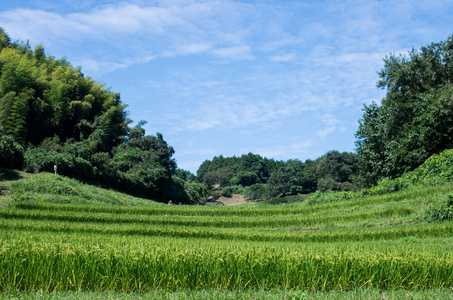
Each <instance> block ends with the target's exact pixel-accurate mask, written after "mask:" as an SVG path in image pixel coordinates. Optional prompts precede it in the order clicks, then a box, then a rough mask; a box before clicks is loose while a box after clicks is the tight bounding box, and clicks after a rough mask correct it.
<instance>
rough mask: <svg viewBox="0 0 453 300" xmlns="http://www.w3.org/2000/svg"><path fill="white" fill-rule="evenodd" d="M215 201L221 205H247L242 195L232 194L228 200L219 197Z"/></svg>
mask: <svg viewBox="0 0 453 300" xmlns="http://www.w3.org/2000/svg"><path fill="white" fill-rule="evenodd" d="M217 201H218V202H221V203H223V204H224V205H242V204H247V201H246V200H245V197H244V196H243V195H238V194H233V195H232V196H231V197H230V198H227V197H220V198H219V199H218V200H217Z"/></svg>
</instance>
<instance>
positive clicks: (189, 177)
mask: <svg viewBox="0 0 453 300" xmlns="http://www.w3.org/2000/svg"><path fill="white" fill-rule="evenodd" d="M175 175H176V176H177V177H179V178H181V179H182V180H184V181H187V182H196V181H197V177H196V176H195V175H194V174H192V173H191V172H189V171H187V170H183V169H177V170H176V174H175Z"/></svg>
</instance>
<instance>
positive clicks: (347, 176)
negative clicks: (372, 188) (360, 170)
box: [317, 150, 357, 191]
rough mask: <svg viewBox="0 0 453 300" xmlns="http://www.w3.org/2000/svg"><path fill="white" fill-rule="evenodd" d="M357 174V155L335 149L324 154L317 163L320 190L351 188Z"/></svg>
mask: <svg viewBox="0 0 453 300" xmlns="http://www.w3.org/2000/svg"><path fill="white" fill-rule="evenodd" d="M356 174H357V155H356V154H354V153H348V152H343V153H340V152H339V151H336V150H333V151H329V152H327V153H326V154H325V155H323V156H322V157H321V158H320V159H319V160H318V163H317V177H318V182H317V186H318V190H320V191H328V190H332V191H335V190H337V191H338V190H339V191H343V190H351V189H353V188H354V186H355V184H354V175H356Z"/></svg>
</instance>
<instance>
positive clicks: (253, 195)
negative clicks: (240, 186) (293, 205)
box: [244, 183, 269, 200]
mask: <svg viewBox="0 0 453 300" xmlns="http://www.w3.org/2000/svg"><path fill="white" fill-rule="evenodd" d="M244 196H245V197H246V198H248V199H250V200H264V199H267V198H269V193H268V190H267V185H266V184H262V183H255V184H254V185H252V186H249V187H247V188H246V189H245V191H244Z"/></svg>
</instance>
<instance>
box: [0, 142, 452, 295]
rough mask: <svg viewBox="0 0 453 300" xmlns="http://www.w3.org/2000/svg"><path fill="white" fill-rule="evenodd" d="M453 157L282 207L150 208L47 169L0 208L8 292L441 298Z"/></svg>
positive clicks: (1, 261) (1, 273)
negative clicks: (374, 183)
mask: <svg viewBox="0 0 453 300" xmlns="http://www.w3.org/2000/svg"><path fill="white" fill-rule="evenodd" d="M451 156H452V151H445V152H444V153H442V154H441V155H437V156H433V157H432V158H431V159H430V160H428V161H427V162H426V163H425V164H424V165H422V166H421V167H419V168H418V169H417V170H415V171H414V172H413V173H410V174H408V175H407V176H406V177H403V178H400V179H398V180H393V181H386V182H381V183H380V185H378V186H377V187H376V188H375V189H370V190H366V191H362V192H357V193H352V192H350V193H330V194H329V193H328V194H322V195H321V196H320V195H318V196H316V197H318V198H317V200H318V201H314V200H313V199H312V200H311V201H308V200H309V199H307V201H304V202H300V203H294V204H284V205H277V206H272V205H266V204H263V203H261V204H259V205H253V206H250V205H239V206H226V207H221V206H210V207H207V206H178V205H173V206H168V205H162V204H157V205H156V203H154V202H150V201H148V200H143V199H139V198H132V197H129V196H125V195H123V194H118V193H115V192H112V191H105V190H102V189H99V188H95V187H88V186H85V185H82V184H80V183H78V182H77V181H75V180H72V179H67V178H64V177H62V176H58V175H57V176H55V175H53V174H39V175H36V176H33V177H32V178H26V179H21V180H18V181H16V182H14V183H13V184H12V185H11V189H10V191H11V193H12V194H11V196H10V197H9V198H7V199H8V201H9V205H8V206H7V207H2V208H0V228H1V230H0V232H1V233H0V242H1V246H0V266H1V267H0V278H2V281H1V282H0V290H1V291H4V292H6V293H7V295H8V294H11V293H15V292H16V291H38V290H43V291H44V292H45V293H48V292H52V293H57V294H56V295H62V294H58V293H67V292H68V291H75V292H71V293H72V294H70V295H71V297H74V298H76V297H78V298H80V297H84V298H90V297H93V294H92V293H98V294H96V295H98V296H96V297H100V298H104V297H106V295H111V294H108V293H122V294H113V295H114V296H110V297H114V298H117V297H134V296H133V295H136V294H130V293H145V294H140V295H142V296H145V297H149V298H152V297H162V298H163V297H164V295H173V296H174V297H175V298H176V299H183V298H181V297H182V296H181V293H182V292H184V294H185V295H186V296H187V297H186V298H189V299H196V298H197V297H205V299H211V298H222V297H223V298H228V297H230V298H237V299H250V298H260V299H266V298H269V299H271V298H272V299H275V298H289V299H291V298H293V297H294V298H296V299H298V298H303V297H305V296H307V295H308V296H309V297H314V298H329V297H330V298H349V297H350V296H351V295H356V296H357V297H359V298H371V297H375V298H384V297H385V298H387V297H388V296H389V295H390V297H391V295H394V297H395V298H398V297H401V298H405V297H406V298H407V295H408V294H409V295H413V296H414V297H415V298H420V299H422V298H446V299H447V298H448V297H449V296H451V294H450V292H449V289H450V288H451V287H452V286H453V275H452V274H453V254H452V252H451V244H452V242H453V221H452V220H449V216H451V215H449V213H448V212H449V211H451V206H450V205H451V202H452V201H451V198H452V196H451V192H452V188H453V185H452V183H451V180H449V175H448V174H450V173H451V171H450V173H449V170H451V167H452V165H451V163H450V158H451ZM440 166H441V167H440ZM422 174H424V175H422ZM415 175H417V176H415ZM313 197H315V196H313ZM433 212H436V214H437V215H436V214H433ZM443 213H446V214H444V216H446V217H445V218H444V219H445V220H446V221H442V222H439V221H436V222H433V220H434V219H435V218H434V219H433V218H432V217H433V216H434V215H436V216H439V215H442V214H443ZM437 219H438V220H440V219H442V218H437ZM16 274H19V275H20V276H16ZM106 293H107V294H106ZM166 293H168V294H166ZM33 295H35V294H33ZM64 295H65V297H66V296H67V294H64ZM177 295H179V296H177ZM203 295H204V296H203ZM304 295H305V296H304ZM165 297H167V296H165ZM168 297H169V298H168V299H171V298H170V297H171V296H168ZM178 297H180V298H178ZM186 298H184V299H186ZM165 299H167V298H165Z"/></svg>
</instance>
